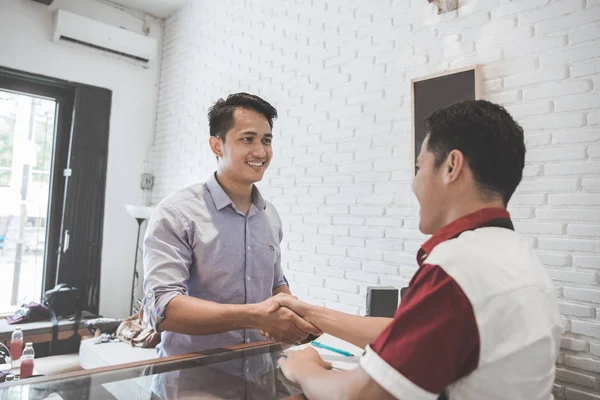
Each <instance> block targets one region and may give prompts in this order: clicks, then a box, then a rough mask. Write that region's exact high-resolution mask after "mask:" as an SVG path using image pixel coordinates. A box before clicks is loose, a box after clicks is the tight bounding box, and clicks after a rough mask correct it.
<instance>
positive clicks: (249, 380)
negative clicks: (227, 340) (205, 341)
mask: <svg viewBox="0 0 600 400" xmlns="http://www.w3.org/2000/svg"><path fill="white" fill-rule="evenodd" d="M284 349H285V347H284V346H283V345H281V344H278V343H277V344H276V343H272V342H268V343H265V342H261V343H257V344H252V343H250V344H246V345H240V346H235V347H231V348H223V349H215V350H210V351H208V352H205V353H202V354H186V355H181V356H173V357H167V358H157V359H152V360H145V361H138V362H133V363H128V364H121V365H115V366H111V367H104V368H96V369H90V370H85V371H78V372H73V373H68V374H62V375H55V376H44V377H37V378H36V377H34V378H29V379H25V380H22V381H13V382H6V383H2V384H0V400H13V399H14V400H17V399H18V400H21V399H29V400H37V399H40V400H42V399H43V400H75V399H77V400H86V399H101V400H105V399H106V400H109V399H110V400H113V399H119V400H136V399H140V400H141V399H144V400H149V399H157V400H160V399H164V400H176V399H215V400H216V399H248V400H250V399H256V400H266V399H302V398H303V396H302V393H301V390H300V389H299V388H298V386H297V385H294V384H292V383H291V382H289V381H288V380H287V379H286V378H285V377H284V376H283V374H282V373H281V370H280V369H279V368H278V366H277V360H278V358H279V357H280V356H281V352H282V351H283V350H284Z"/></svg>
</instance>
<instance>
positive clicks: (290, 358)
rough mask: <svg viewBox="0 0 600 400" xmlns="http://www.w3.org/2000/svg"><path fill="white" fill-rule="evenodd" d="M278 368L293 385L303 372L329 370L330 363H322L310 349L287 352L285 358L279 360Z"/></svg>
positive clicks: (319, 357)
mask: <svg viewBox="0 0 600 400" xmlns="http://www.w3.org/2000/svg"><path fill="white" fill-rule="evenodd" d="M279 366H280V367H281V371H282V372H283V374H284V375H285V376H286V378H288V379H289V380H290V381H292V382H294V383H298V377H299V376H300V375H301V374H303V373H305V372H308V371H311V372H312V371H315V370H327V369H331V363H330V362H325V361H323V359H322V358H321V356H320V355H319V353H317V351H316V350H315V349H313V348H312V347H307V348H306V349H304V350H296V351H288V352H287V358H280V359H279Z"/></svg>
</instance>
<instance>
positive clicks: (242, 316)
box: [159, 295, 259, 335]
mask: <svg viewBox="0 0 600 400" xmlns="http://www.w3.org/2000/svg"><path fill="white" fill-rule="evenodd" d="M258 325H259V324H258V315H257V312H256V305H255V304H219V303H213V302H211V301H206V300H201V299H198V298H195V297H191V296H185V295H181V296H177V297H175V298H173V300H171V301H170V302H169V305H168V306H167V309H166V312H165V319H164V320H163V321H162V322H161V323H160V324H159V330H161V331H163V330H165V331H171V332H177V333H183V334H186V335H210V334H214V333H222V332H228V331H233V330H238V329H256V328H258V327H259V326H258Z"/></svg>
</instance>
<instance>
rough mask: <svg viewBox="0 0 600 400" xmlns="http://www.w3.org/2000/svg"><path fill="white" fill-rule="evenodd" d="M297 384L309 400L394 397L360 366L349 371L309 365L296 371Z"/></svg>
mask: <svg viewBox="0 0 600 400" xmlns="http://www.w3.org/2000/svg"><path fill="white" fill-rule="evenodd" d="M297 381H298V384H300V386H301V387H302V391H303V392H304V396H306V398H307V399H309V400H337V399H339V400H359V399H360V400H362V399H371V400H392V399H393V398H394V397H393V396H392V395H390V394H389V393H388V392H386V391H385V390H384V389H382V388H381V387H380V386H379V385H378V384H377V383H375V381H373V380H372V379H370V377H369V376H368V375H367V374H366V373H365V372H364V371H363V370H362V369H361V368H360V367H358V368H355V369H354V370H351V371H327V370H324V369H322V368H319V367H314V366H312V367H309V368H305V369H303V370H301V371H298V377H297Z"/></svg>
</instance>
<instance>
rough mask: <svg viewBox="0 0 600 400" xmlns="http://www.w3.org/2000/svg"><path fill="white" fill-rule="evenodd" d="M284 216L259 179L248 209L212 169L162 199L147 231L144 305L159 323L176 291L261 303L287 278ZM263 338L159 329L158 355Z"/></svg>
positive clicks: (249, 331)
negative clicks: (240, 205)
mask: <svg viewBox="0 0 600 400" xmlns="http://www.w3.org/2000/svg"><path fill="white" fill-rule="evenodd" d="M282 237H283V233H282V227H281V219H280V218H279V215H278V214H277V211H276V210H275V208H274V207H273V205H271V204H270V203H268V202H266V201H265V200H264V199H263V197H262V196H261V195H260V193H259V191H258V189H257V188H256V187H254V188H253V191H252V204H251V206H250V209H249V211H248V214H247V215H245V214H244V213H242V212H240V211H239V210H237V209H236V208H235V206H234V204H233V202H232V201H231V199H230V198H229V196H227V194H226V193H225V191H224V190H223V188H222V187H221V186H220V185H219V183H218V182H217V180H216V178H215V176H214V175H212V176H211V177H210V178H209V180H208V181H207V182H205V183H200V184H196V185H193V186H190V187H188V188H185V189H183V190H181V191H179V192H177V193H175V194H173V195H171V196H169V197H167V198H166V199H165V200H163V201H162V202H161V203H160V204H159V205H158V206H157V207H156V208H155V210H154V211H153V213H152V216H151V218H150V220H149V222H148V227H147V229H146V234H145V237H144V273H145V274H144V293H145V297H144V311H145V316H146V317H147V318H148V320H149V322H150V324H151V325H152V326H153V327H154V328H155V329H156V327H157V325H158V324H159V323H160V322H161V321H162V320H163V318H164V313H165V309H166V308H167V305H168V304H169V302H170V301H171V300H172V299H173V298H174V297H176V296H180V295H188V296H193V297H196V298H199V299H203V300H207V301H212V302H216V303H222V304H250V303H259V302H261V301H264V300H266V299H268V298H269V297H271V296H272V295H273V290H274V289H275V288H277V287H279V286H281V285H283V284H284V283H285V280H284V277H283V272H282V269H281V252H280V242H281V239H282ZM261 340H265V338H264V337H263V336H261V335H260V334H259V332H258V331H257V330H253V329H244V330H237V331H231V332H225V333H220V334H214V335H184V334H180V333H175V332H162V336H161V343H160V345H159V346H158V347H157V349H158V353H159V355H160V356H171V355H175V354H183V353H191V352H197V351H202V350H207V349H214V348H219V347H224V346H232V345H238V344H241V343H250V342H256V341H261Z"/></svg>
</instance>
